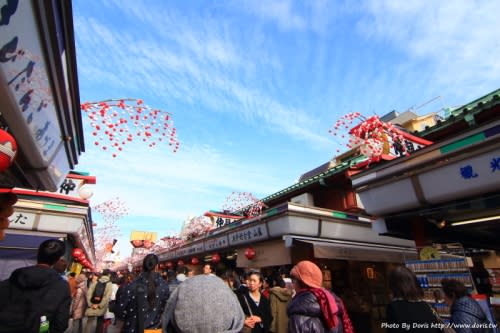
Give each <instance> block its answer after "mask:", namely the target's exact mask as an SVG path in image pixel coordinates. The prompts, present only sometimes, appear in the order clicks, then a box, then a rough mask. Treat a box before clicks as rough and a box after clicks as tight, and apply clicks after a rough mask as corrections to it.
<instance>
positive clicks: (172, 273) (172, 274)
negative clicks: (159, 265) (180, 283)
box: [167, 269, 177, 281]
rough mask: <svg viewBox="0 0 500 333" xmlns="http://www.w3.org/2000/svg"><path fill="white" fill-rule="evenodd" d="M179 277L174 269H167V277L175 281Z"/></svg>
mask: <svg viewBox="0 0 500 333" xmlns="http://www.w3.org/2000/svg"><path fill="white" fill-rule="evenodd" d="M176 277H177V273H176V272H175V271H174V270H173V269H169V270H168V271H167V279H168V281H173V280H175V278H176Z"/></svg>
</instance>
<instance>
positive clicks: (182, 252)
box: [176, 242, 205, 257]
mask: <svg viewBox="0 0 500 333" xmlns="http://www.w3.org/2000/svg"><path fill="white" fill-rule="evenodd" d="M203 251H205V246H204V245H203V242H200V243H196V244H192V245H189V246H186V247H183V248H181V249H178V250H177V251H176V255H177V256H178V257H185V256H188V255H192V254H196V253H201V252H203Z"/></svg>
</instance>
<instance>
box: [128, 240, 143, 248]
mask: <svg viewBox="0 0 500 333" xmlns="http://www.w3.org/2000/svg"><path fill="white" fill-rule="evenodd" d="M131 243H132V246H133V247H142V245H143V241H142V240H141V239H135V240H133V241H131Z"/></svg>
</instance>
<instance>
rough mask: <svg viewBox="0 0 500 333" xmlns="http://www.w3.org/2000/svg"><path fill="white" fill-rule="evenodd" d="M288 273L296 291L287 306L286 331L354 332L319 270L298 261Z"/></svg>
mask: <svg viewBox="0 0 500 333" xmlns="http://www.w3.org/2000/svg"><path fill="white" fill-rule="evenodd" d="M290 275H291V278H292V283H293V287H294V289H295V291H296V295H295V296H294V297H293V299H292V301H291V302H290V304H289V305H288V309H287V313H288V318H289V320H288V332H289V333H296V332H297V333H298V332H301V333H307V332H324V333H354V329H353V326H352V323H351V320H350V319H349V316H348V315H347V310H346V309H345V307H344V304H343V302H342V300H341V299H340V298H339V297H338V296H336V295H335V294H333V293H332V292H331V291H329V290H327V289H325V288H323V287H322V284H323V274H322V273H321V270H320V269H319V267H318V266H317V265H316V264H314V263H313V262H311V261H308V260H304V261H301V262H299V263H298V264H297V265H295V266H294V267H293V268H292V271H291V273H290Z"/></svg>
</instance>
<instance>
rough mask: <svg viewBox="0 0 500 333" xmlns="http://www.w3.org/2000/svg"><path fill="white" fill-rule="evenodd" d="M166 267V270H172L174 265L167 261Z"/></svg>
mask: <svg viewBox="0 0 500 333" xmlns="http://www.w3.org/2000/svg"><path fill="white" fill-rule="evenodd" d="M166 266H167V268H168V269H172V268H173V267H174V264H173V263H172V262H171V261H167V263H166Z"/></svg>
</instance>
